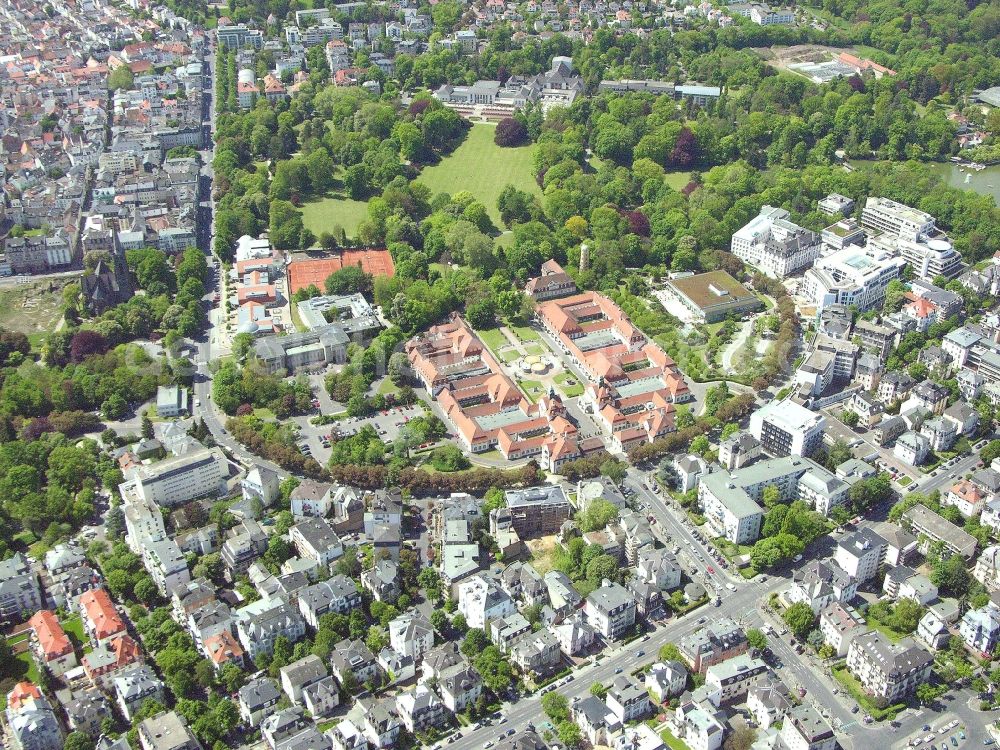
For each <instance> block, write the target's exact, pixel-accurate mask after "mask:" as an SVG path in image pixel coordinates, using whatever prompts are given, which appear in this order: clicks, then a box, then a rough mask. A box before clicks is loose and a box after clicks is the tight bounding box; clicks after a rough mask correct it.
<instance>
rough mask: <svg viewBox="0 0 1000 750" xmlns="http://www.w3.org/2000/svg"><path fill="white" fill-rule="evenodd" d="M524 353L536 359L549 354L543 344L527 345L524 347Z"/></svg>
mask: <svg viewBox="0 0 1000 750" xmlns="http://www.w3.org/2000/svg"><path fill="white" fill-rule="evenodd" d="M524 351H525V352H527V353H528V354H529V355H531V356H534V357H541V356H543V355H545V354H548V351H547V350H546V349H545V347H544V346H542V345H541V344H527V345H525V347H524Z"/></svg>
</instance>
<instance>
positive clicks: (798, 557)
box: [792, 555, 802, 562]
mask: <svg viewBox="0 0 1000 750" xmlns="http://www.w3.org/2000/svg"><path fill="white" fill-rule="evenodd" d="M792 562H802V555H796V556H795V557H793V558H792Z"/></svg>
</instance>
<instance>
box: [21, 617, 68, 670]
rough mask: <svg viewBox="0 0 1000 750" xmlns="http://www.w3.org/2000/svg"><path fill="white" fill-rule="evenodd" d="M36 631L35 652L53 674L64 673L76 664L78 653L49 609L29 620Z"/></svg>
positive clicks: (29, 623) (33, 643)
mask: <svg viewBox="0 0 1000 750" xmlns="http://www.w3.org/2000/svg"><path fill="white" fill-rule="evenodd" d="M28 625H29V626H30V627H31V629H32V630H33V631H34V635H35V638H34V641H33V642H32V645H33V647H34V651H35V654H36V655H37V656H38V658H39V659H40V660H41V661H42V662H43V663H45V665H46V666H48V668H49V670H50V671H51V672H52V673H53V674H62V673H63V672H65V671H66V670H68V669H71V668H73V667H75V666H76V653H75V652H74V651H73V644H72V643H70V640H69V637H68V636H67V635H66V631H65V630H63V628H62V625H60V624H59V619H58V618H57V617H56V616H55V614H54V613H52V612H50V611H49V610H47V609H43V610H42V611H41V612H36V613H35V614H34V615H32V617H31V619H30V620H29V621H28Z"/></svg>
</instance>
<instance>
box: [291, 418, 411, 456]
mask: <svg viewBox="0 0 1000 750" xmlns="http://www.w3.org/2000/svg"><path fill="white" fill-rule="evenodd" d="M321 409H322V407H321ZM317 413H319V410H317V412H314V413H313V414H310V415H308V416H303V417H296V418H295V420H294V421H295V422H296V423H297V424H298V425H299V440H298V445H299V447H300V448H301V449H302V452H303V453H305V454H306V455H311V456H312V457H313V458H315V459H316V460H317V461H319V463H320V464H323V465H324V466H325V465H326V463H327V461H329V460H330V453H331V447H330V444H331V436H332V435H334V434H335V433H339V434H340V435H341V436H345V437H346V436H350V435H354V434H356V433H357V432H358V430H360V429H361V428H362V427H364V426H365V425H371V426H372V427H374V428H375V431H376V432H377V433H378V436H379V438H381V440H382V442H385V443H391V442H392V441H393V440H395V439H396V438H397V437H398V436H399V431H400V429H401V428H402V427H403V425H405V424H406V423H407V422H408V421H410V420H411V419H413V418H414V417H419V416H422V415H423V414H424V409H423V407H422V406H421V405H420V404H419V403H417V404H413V405H411V406H397V407H394V408H392V409H387V410H385V411H381V412H378V413H376V414H374V415H372V416H370V417H346V418H344V419H341V420H338V421H337V422H332V423H330V424H325V425H314V424H312V421H311V420H312V418H313V417H315V416H316V414H317ZM324 413H327V412H324Z"/></svg>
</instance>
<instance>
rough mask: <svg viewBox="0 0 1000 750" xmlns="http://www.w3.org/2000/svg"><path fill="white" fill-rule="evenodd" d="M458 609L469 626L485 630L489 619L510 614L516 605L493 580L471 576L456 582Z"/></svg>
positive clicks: (513, 611)
mask: <svg viewBox="0 0 1000 750" xmlns="http://www.w3.org/2000/svg"><path fill="white" fill-rule="evenodd" d="M458 611H459V612H461V613H462V615H463V616H464V617H465V622H466V623H467V624H468V626H469V627H470V628H481V629H483V630H485V629H486V626H487V624H488V623H489V622H490V620H495V619H497V618H500V617H507V616H508V615H512V614H514V613H515V612H516V611H517V607H515V606H514V602H513V601H512V600H511V598H510V597H509V596H507V592H506V591H504V590H503V589H501V588H500V587H499V586H497V585H496V584H495V583H494V582H493V581H489V580H487V579H485V578H483V577H482V576H473V577H472V578H469V579H467V580H465V581H462V582H461V583H459V584H458Z"/></svg>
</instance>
